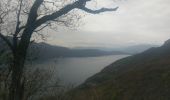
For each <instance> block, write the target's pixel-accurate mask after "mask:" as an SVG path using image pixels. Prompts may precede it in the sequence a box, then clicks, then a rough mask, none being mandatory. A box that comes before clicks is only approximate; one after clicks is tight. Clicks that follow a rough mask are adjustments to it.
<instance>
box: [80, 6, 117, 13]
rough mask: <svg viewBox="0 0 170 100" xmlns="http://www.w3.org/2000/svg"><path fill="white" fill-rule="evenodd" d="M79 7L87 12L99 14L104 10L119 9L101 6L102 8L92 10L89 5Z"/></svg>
mask: <svg viewBox="0 0 170 100" xmlns="http://www.w3.org/2000/svg"><path fill="white" fill-rule="evenodd" d="M79 9H81V10H83V11H85V12H88V13H91V14H99V13H102V12H110V11H116V10H117V9H118V7H116V8H101V9H98V10H92V9H89V8H87V7H80V8H79Z"/></svg>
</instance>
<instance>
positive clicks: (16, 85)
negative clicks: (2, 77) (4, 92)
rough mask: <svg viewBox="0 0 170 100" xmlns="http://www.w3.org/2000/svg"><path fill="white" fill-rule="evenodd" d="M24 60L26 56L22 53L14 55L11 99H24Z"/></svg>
mask: <svg viewBox="0 0 170 100" xmlns="http://www.w3.org/2000/svg"><path fill="white" fill-rule="evenodd" d="M24 62H25V61H24V57H23V56H22V55H19V54H16V55H15V56H14V62H13V66H12V82H11V86H10V94H9V100H22V92H23V89H22V74H23V68H24Z"/></svg>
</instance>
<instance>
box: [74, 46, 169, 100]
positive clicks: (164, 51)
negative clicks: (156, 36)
mask: <svg viewBox="0 0 170 100" xmlns="http://www.w3.org/2000/svg"><path fill="white" fill-rule="evenodd" d="M73 97H74V100H170V44H166V45H163V46H162V47H158V48H152V49H150V50H147V51H145V52H143V53H141V54H138V55H135V56H131V57H127V58H124V59H122V60H119V61H117V62H115V63H113V64H111V65H110V66H108V67H106V68H105V69H103V70H102V71H101V72H100V73H98V74H96V75H94V76H93V77H91V78H89V79H88V80H87V81H86V82H85V83H84V84H83V85H81V86H80V87H78V88H77V89H76V90H75V91H74V96H73Z"/></svg>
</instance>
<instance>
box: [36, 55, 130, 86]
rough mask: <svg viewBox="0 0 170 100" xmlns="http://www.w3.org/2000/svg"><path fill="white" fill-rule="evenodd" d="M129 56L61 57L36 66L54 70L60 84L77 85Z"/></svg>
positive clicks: (55, 77) (55, 78)
mask: <svg viewBox="0 0 170 100" xmlns="http://www.w3.org/2000/svg"><path fill="white" fill-rule="evenodd" d="M127 56H129V55H111V56H101V57H74V58H59V59H52V60H50V61H46V62H43V63H41V64H36V65H35V66H41V67H45V68H47V70H53V74H54V76H53V78H54V80H57V79H59V80H60V84H65V85H74V86H76V85H79V84H81V83H83V82H84V81H85V80H86V79H87V78H89V77H90V76H92V75H94V74H96V73H98V72H100V71H101V70H102V69H103V68H104V67H106V66H107V65H109V64H111V63H113V62H115V61H116V60H118V59H121V58H124V57H127Z"/></svg>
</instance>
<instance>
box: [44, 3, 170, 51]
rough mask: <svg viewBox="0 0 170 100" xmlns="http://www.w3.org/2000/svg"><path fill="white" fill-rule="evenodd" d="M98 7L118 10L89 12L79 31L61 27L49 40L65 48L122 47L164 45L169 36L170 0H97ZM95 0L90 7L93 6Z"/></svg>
mask: <svg viewBox="0 0 170 100" xmlns="http://www.w3.org/2000/svg"><path fill="white" fill-rule="evenodd" d="M97 1H98V3H97V5H96V4H95V7H97V8H98V7H101V6H103V7H116V6H119V9H118V10H117V11H116V12H106V13H102V14H98V15H92V14H86V16H85V17H83V18H82V19H81V22H82V23H83V24H82V25H81V26H80V27H78V28H77V29H76V30H68V29H64V30H59V31H57V32H56V31H53V32H52V33H53V34H50V35H49V37H48V40H47V42H48V43H51V44H53V45H61V46H66V47H110V48H119V47H127V46H132V45H138V44H156V45H161V44H163V42H164V41H166V40H167V39H169V38H170V17H169V16H170V6H169V5H170V0H114V2H112V1H111V0H97ZM93 4H94V2H92V3H90V2H89V3H88V4H87V7H90V8H92V9H94V6H93Z"/></svg>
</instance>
